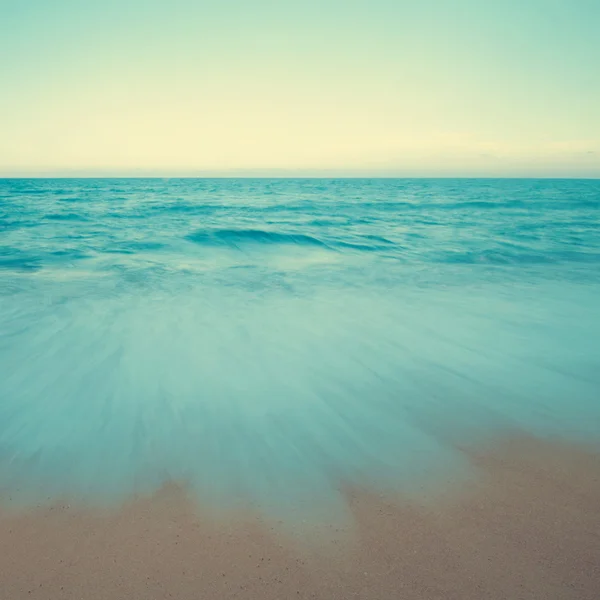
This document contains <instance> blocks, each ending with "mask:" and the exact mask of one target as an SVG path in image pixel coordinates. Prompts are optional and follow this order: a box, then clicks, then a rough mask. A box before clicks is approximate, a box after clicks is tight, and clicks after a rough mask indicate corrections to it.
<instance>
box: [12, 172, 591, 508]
mask: <svg viewBox="0 0 600 600" xmlns="http://www.w3.org/2000/svg"><path fill="white" fill-rule="evenodd" d="M507 435H526V436H530V435H534V436H543V437H551V438H553V439H555V438H560V439H564V440H566V441H572V442H578V443H590V444H594V445H598V444H599V443H600V180H526V179H519V180H492V179H478V180H476V179H472V180H467V179H454V180H453V179H431V180H427V179H412V180H411V179H6V180H0V499H2V501H3V502H8V501H10V502H14V503H19V504H24V505H31V504H38V503H40V502H47V501H54V500H56V499H58V498H70V499H72V500H73V501H77V500H79V501H82V502H89V503H99V504H104V503H112V502H120V501H122V500H124V499H126V498H128V497H130V496H131V495H133V494H140V493H151V492H153V491H154V490H156V489H158V488H160V487H161V486H162V485H164V484H165V483H168V482H173V481H174V482H177V483H180V484H182V485H185V486H186V487H187V488H188V489H189V490H190V491H191V493H192V494H194V495H195V496H196V497H197V499H198V501H199V502H201V503H204V504H206V505H212V506H215V507H222V506H235V505H238V504H245V503H249V504H251V505H253V506H255V507H256V508H258V509H259V510H261V511H263V512H265V513H269V514H278V515H283V514H289V513H290V512H292V511H293V512H294V514H302V515H304V514H305V513H307V512H310V511H314V510H325V511H329V512H330V513H335V514H342V513H343V512H344V510H345V508H344V500H343V494H342V493H341V491H340V490H341V489H342V488H343V486H347V485H351V486H361V487H368V488H370V489H375V490H387V489H400V490H411V489H413V488H415V489H420V488H421V487H422V486H423V485H427V484H428V482H430V481H434V480H435V479H436V478H439V477H442V478H444V477H446V478H447V477H451V476H452V474H453V473H455V474H457V475H456V476H457V477H458V476H459V475H458V474H459V473H460V476H461V477H462V476H464V477H468V476H469V472H470V469H471V467H470V465H469V462H468V460H467V459H466V457H465V454H464V452H463V449H464V448H465V447H468V446H469V445H478V444H482V443H486V442H487V441H489V440H493V439H495V438H499V437H502V436H507Z"/></svg>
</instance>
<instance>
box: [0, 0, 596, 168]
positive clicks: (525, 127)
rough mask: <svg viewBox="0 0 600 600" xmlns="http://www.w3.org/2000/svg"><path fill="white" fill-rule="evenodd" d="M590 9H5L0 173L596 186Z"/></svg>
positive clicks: (324, 4) (587, 1) (178, 0)
mask: <svg viewBox="0 0 600 600" xmlns="http://www.w3.org/2000/svg"><path fill="white" fill-rule="evenodd" d="M599 31H600V2H598V1H597V0H519V1H516V0H505V1H504V2H493V3H492V2H482V1H481V0H456V1H453V2H450V1H442V0H424V1H423V2H415V1H414V0H413V1H411V2H407V1H405V0H369V1H367V0H343V1H342V0H328V1H324V0H320V1H316V0H304V1H303V2H289V1H286V0H281V1H279V2H275V1H267V0H255V1H252V0H223V1H220V2H216V1H210V2H208V1H202V0H171V1H170V2H166V1H160V2H159V1H157V0H119V1H117V0H105V1H103V2H93V1H84V0H80V1H76V0H53V1H52V2H49V1H48V0H28V1H27V2H25V1H22V0H0V176H55V175H61V176H70V175H72V176H95V175H96V176H109V175H114V176H121V175H123V176H125V175H128V176H130V175H133V176H135V175H157V176H178V175H183V176H194V175H213V176H215V175H216V176H218V175H236V176H243V175H261V176H278V175H282V176H288V175H291V176H294V175H297V176H312V175H316V176H319V175H324V176H328V175H332V176H361V175H365V176H368V175H383V176H540V177H600V108H599V107H600V66H599V65H600V35H599V34H598V32H599Z"/></svg>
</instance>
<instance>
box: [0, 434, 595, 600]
mask: <svg viewBox="0 0 600 600" xmlns="http://www.w3.org/2000/svg"><path fill="white" fill-rule="evenodd" d="M471 459H472V461H473V463H474V465H475V467H476V475H475V476H474V477H473V479H472V480H470V481H469V482H466V483H465V482H462V483H461V484H460V485H456V486H452V485H446V486H443V487H442V488H441V489H440V490H439V492H438V493H436V494H431V493H428V494H427V495H424V496H423V497H416V496H414V495H413V496H411V497H400V496H397V497H383V496H382V495H380V494H375V493H373V492H371V491H370V490H356V489H355V490H348V492H347V497H348V503H349V506H350V508H351V513H352V515H353V519H352V523H348V526H347V527H345V528H340V527H338V526H337V525H336V526H333V525H332V526H328V525H327V524H326V523H324V524H319V525H309V524H307V525H306V531H301V530H300V529H298V528H297V527H296V529H297V531H296V533H294V532H292V531H291V529H290V528H289V527H286V526H285V524H281V523H279V522H276V521H270V520H269V519H268V518H266V517H264V516H260V515H256V514H252V513H251V512H247V513H245V512H240V513H236V514H227V515H223V514H221V515H218V516H217V515H216V514H215V513H214V511H210V510H206V509H203V508H202V507H199V506H198V505H197V504H196V503H194V502H192V500H191V499H190V498H189V497H188V496H187V495H186V493H185V492H184V491H183V490H182V489H181V488H179V487H177V486H174V485H173V486H167V487H165V488H163V489H162V490H160V492H158V493H157V494H156V495H154V496H153V497H151V498H138V499H135V500H133V501H131V502H130V503H129V504H127V505H125V506H122V507H119V508H116V509H111V510H106V511H99V510H98V509H94V510H91V509H86V508H84V507H75V506H70V505H68V504H67V503H65V504H61V505H56V506H49V507H42V508H38V509H35V510H28V511H26V512H23V511H21V512H14V511H11V512H9V511H7V510H4V511H3V512H2V513H1V517H0V573H1V579H0V581H1V583H0V598H2V599H7V600H8V599H10V600H18V599H20V598H38V599H54V598H65V599H71V598H72V599H75V598H77V599H82V598H83V599H88V598H89V599H92V600H101V599H107V600H108V599H111V600H114V599H116V598H128V599H134V598H180V599H192V598H194V599H195V598H207V599H212V598H214V599H221V598H256V599H257V600H258V599H261V600H262V599H270V598H273V599H281V598H324V599H334V598H335V599H338V598H339V599H347V598H365V599H367V598H369V599H387V598H389V599H397V598H406V599H412V598H415V599H430V598H431V599H433V598H440V599H442V598H443V599H444V600H449V599H457V600H467V599H473V600H479V599H483V598H491V599H501V598H511V599H520V598H540V599H544V600H547V599H552V598H556V599H557V600H558V599H560V600H565V599H569V598H573V599H579V600H582V599H588V598H589V599H590V600H591V599H596V598H597V597H598V593H600V458H599V457H598V455H596V454H595V453H592V452H591V451H589V450H588V449H583V448H578V447H574V446H567V445H564V444H562V443H554V442H548V441H540V440H532V439H516V438H513V439H510V440H507V441H505V442H503V443H502V444H499V445H495V446H494V448H491V449H490V448H486V449H485V450H480V451H477V452H471ZM309 530H310V531H309Z"/></svg>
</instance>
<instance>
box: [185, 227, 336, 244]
mask: <svg viewBox="0 0 600 600" xmlns="http://www.w3.org/2000/svg"><path fill="white" fill-rule="evenodd" d="M186 239H188V240H189V241H191V242H194V243H196V244H200V245H204V246H222V245H227V246H233V247H239V246H245V245H258V244H276V245H296V246H318V247H321V248H327V247H328V245H327V244H326V243H325V242H323V241H321V240H319V239H318V238H315V237H312V236H310V235H305V234H299V233H278V232H275V231H265V230H263V229H215V230H212V231H210V230H204V229H201V230H199V231H196V232H194V233H191V234H190V235H188V236H186Z"/></svg>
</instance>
